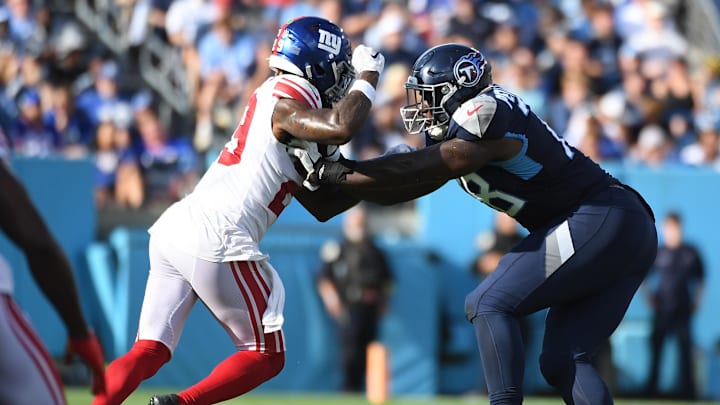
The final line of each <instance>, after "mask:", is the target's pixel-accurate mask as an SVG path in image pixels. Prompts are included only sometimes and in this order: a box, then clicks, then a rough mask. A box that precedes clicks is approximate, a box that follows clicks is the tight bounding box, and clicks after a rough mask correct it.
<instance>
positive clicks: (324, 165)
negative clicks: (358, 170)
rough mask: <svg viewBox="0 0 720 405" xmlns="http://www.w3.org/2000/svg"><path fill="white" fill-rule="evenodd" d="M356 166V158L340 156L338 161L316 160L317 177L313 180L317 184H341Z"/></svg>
mask: <svg viewBox="0 0 720 405" xmlns="http://www.w3.org/2000/svg"><path fill="white" fill-rule="evenodd" d="M354 166H355V161H354V160H349V159H345V158H344V157H342V156H341V157H340V159H338V160H337V161H336V162H334V161H332V160H327V159H320V160H318V161H317V162H315V178H314V179H313V182H314V183H316V184H340V183H342V182H343V181H344V180H345V178H346V177H347V175H348V174H350V173H352V172H353V169H352V168H353V167H354Z"/></svg>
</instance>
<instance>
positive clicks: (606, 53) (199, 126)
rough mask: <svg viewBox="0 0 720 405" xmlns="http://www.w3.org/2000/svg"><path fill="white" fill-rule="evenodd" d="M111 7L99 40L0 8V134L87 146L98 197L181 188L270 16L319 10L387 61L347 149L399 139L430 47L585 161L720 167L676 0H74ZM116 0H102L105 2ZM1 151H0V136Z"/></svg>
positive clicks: (255, 74) (196, 169)
mask: <svg viewBox="0 0 720 405" xmlns="http://www.w3.org/2000/svg"><path fill="white" fill-rule="evenodd" d="M79 1H86V2H88V3H89V4H90V5H91V6H93V5H95V6H96V7H98V5H99V4H101V3H102V4H106V3H107V2H110V3H112V7H113V8H114V9H115V10H116V13H115V16H116V20H115V21H113V22H112V23H113V24H115V25H116V26H119V27H121V28H122V29H123V30H125V35H126V38H127V40H128V41H129V43H130V47H129V48H128V52H127V54H124V55H118V54H115V53H113V52H112V51H111V50H109V49H108V47H106V46H104V45H103V43H102V41H100V40H99V39H98V38H97V36H96V33H94V32H92V30H89V29H88V27H86V26H84V25H83V24H82V23H81V22H79V20H78V19H77V18H75V15H74V13H73V12H72V10H70V11H67V10H65V11H57V10H55V9H54V7H53V4H54V3H55V2H53V1H50V0H6V2H5V4H4V5H3V6H0V142H5V143H7V144H8V145H10V149H11V150H12V152H13V153H14V154H15V155H18V156H35V157H46V156H47V157H51V156H54V155H58V156H63V157H65V158H68V159H75V158H90V159H93V160H94V162H95V164H96V168H97V203H98V206H99V207H103V206H106V205H114V206H120V207H128V208H140V207H147V206H148V205H152V204H166V203H168V202H171V201H173V200H175V199H177V198H178V197H180V196H182V195H183V194H184V193H185V192H186V191H187V190H189V189H191V188H192V187H193V185H194V184H195V182H196V181H197V179H198V178H199V176H200V175H201V174H202V172H203V170H204V169H205V168H206V167H207V164H208V163H207V162H210V161H212V159H213V157H214V156H215V155H216V154H217V151H218V149H219V148H222V145H223V144H224V142H225V140H226V139H227V137H229V136H230V134H231V133H232V130H233V129H234V126H235V125H237V121H238V117H239V115H240V113H241V112H242V110H243V109H244V106H245V101H246V100H247V98H248V93H249V92H251V91H253V90H254V89H255V88H256V87H257V85H258V84H260V83H261V82H262V81H263V80H264V79H265V78H267V77H268V76H269V75H270V74H272V72H271V71H270V70H269V68H268V67H267V63H266V58H267V57H268V55H269V52H270V47H271V44H272V41H273V39H274V36H275V33H276V32H277V29H278V27H279V26H281V25H282V24H283V23H284V22H285V21H288V20H289V19H291V18H292V17H295V16H301V15H318V16H322V17H325V18H328V19H330V20H331V21H334V22H337V23H339V25H341V26H342V27H343V28H344V30H345V32H346V33H347V34H348V35H349V37H350V39H351V43H352V44H353V45H357V44H360V43H365V44H368V45H370V46H372V47H375V48H378V49H380V50H381V51H382V52H383V54H384V55H385V58H386V61H387V63H386V66H387V67H386V71H385V73H384V76H383V77H382V81H381V83H380V85H379V91H378V96H377V98H376V102H375V105H374V111H373V114H372V118H371V120H370V121H369V122H368V123H367V125H366V127H365V128H364V129H363V130H362V133H361V135H360V136H358V137H357V138H356V139H354V140H353V141H352V142H351V144H349V145H347V146H346V147H344V154H345V155H348V156H352V157H355V158H368V157H373V156H377V155H379V154H381V153H383V152H384V150H386V149H387V148H390V147H392V146H395V145H397V144H399V143H406V144H409V145H414V146H419V145H420V144H421V143H422V142H423V139H422V137H418V136H410V135H407V134H406V133H405V131H404V129H403V125H402V121H401V117H400V114H399V108H400V107H401V106H402V105H403V104H404V103H405V91H404V89H403V82H404V81H405V79H406V78H407V76H408V71H409V67H410V65H411V64H412V62H413V61H414V59H415V57H416V56H417V55H419V54H420V53H421V52H422V51H423V50H425V49H426V48H427V47H429V46H432V45H436V44H439V43H444V42H460V43H465V44H468V45H471V46H474V47H477V48H478V49H480V50H481V51H482V52H483V53H484V54H485V56H486V57H488V58H489V59H490V60H491V63H492V65H493V76H494V79H495V82H497V83H498V84H500V85H502V86H504V87H506V88H507V89H508V90H510V91H512V92H515V93H517V94H518V95H520V96H521V97H522V98H524V99H525V101H526V102H527V103H528V104H529V105H530V106H531V107H532V108H533V109H534V111H536V113H537V114H538V115H539V116H541V117H542V118H544V119H545V120H546V121H547V122H548V124H549V125H550V126H551V127H552V128H553V129H554V130H555V131H556V132H557V133H558V135H559V136H562V137H564V138H566V139H567V140H568V141H569V142H570V143H572V144H573V145H575V146H576V147H578V148H579V149H581V150H582V151H583V152H584V153H586V154H587V155H589V156H590V157H592V158H593V159H595V160H596V161H598V162H611V161H616V162H621V163H624V164H633V165H646V166H652V167H658V166H668V165H686V166H708V167H713V168H715V169H717V170H720V141H719V132H718V130H719V129H720V128H719V127H718V125H719V124H720V56H719V55H705V56H704V57H702V58H697V59H698V60H694V61H693V60H690V58H689V57H688V55H690V51H691V48H692V43H690V42H689V41H688V39H687V36H686V35H685V29H684V20H683V19H682V16H683V13H684V8H685V7H686V4H685V2H683V1H679V0H674V1H673V0H665V1H661V0H534V1H531V0H527V1H520V0H79ZM113 2H114V3H113ZM149 36H156V37H159V38H162V39H163V41H164V42H165V43H166V44H167V45H168V49H172V50H173V51H174V52H177V54H178V55H180V58H179V60H181V61H182V63H183V65H184V71H185V73H186V79H185V80H186V81H187V97H188V99H189V100H190V101H191V105H192V106H193V109H192V113H191V115H193V116H191V117H185V118H188V119H187V120H185V121H183V122H185V123H188V124H183V125H173V122H171V121H172V120H171V119H165V118H164V117H163V116H162V114H160V113H159V111H160V110H159V106H161V105H162V104H163V102H164V101H163V99H162V97H160V96H159V95H158V93H156V92H154V91H153V90H152V86H151V85H150V84H148V83H145V82H143V80H142V79H139V75H137V74H136V73H137V72H134V70H135V69H136V68H137V65H138V64H137V60H136V59H137V58H136V55H135V53H134V52H133V49H134V48H137V47H140V46H141V45H142V44H143V42H144V41H145V40H146V39H147V38H148V37H149ZM0 150H2V148H0Z"/></svg>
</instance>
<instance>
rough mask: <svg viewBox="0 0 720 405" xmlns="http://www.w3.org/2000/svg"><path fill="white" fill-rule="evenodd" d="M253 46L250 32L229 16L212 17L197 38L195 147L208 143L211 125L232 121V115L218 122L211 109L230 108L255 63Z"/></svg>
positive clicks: (241, 92)
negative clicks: (198, 74)
mask: <svg viewBox="0 0 720 405" xmlns="http://www.w3.org/2000/svg"><path fill="white" fill-rule="evenodd" d="M255 48H256V42H255V39H254V38H253V36H252V35H251V34H250V33H249V32H247V31H244V30H238V29H236V27H233V25H232V20H231V19H230V17H229V16H227V17H225V18H220V19H218V20H216V21H215V22H214V23H213V27H212V30H211V31H210V32H208V33H207V34H205V35H204V36H203V37H202V38H201V39H200V43H199V45H198V52H199V56H200V93H199V95H198V102H197V130H196V133H195V139H194V144H195V147H196V148H197V149H198V150H199V151H206V150H207V149H208V148H209V147H210V145H211V143H212V136H213V127H214V126H215V125H218V126H220V127H222V128H224V129H228V127H229V126H230V125H231V124H230V123H231V122H234V120H233V119H232V116H231V117H230V118H231V119H229V120H225V122H218V120H216V119H214V118H216V117H214V116H213V113H214V112H216V111H217V110H220V109H230V110H232V111H234V109H235V108H234V107H235V103H237V102H238V101H239V100H238V99H239V97H240V96H241V95H242V94H243V92H244V90H245V85H246V83H247V79H248V77H250V76H251V75H252V73H253V71H254V69H255V67H256V63H255V62H256V61H255Z"/></svg>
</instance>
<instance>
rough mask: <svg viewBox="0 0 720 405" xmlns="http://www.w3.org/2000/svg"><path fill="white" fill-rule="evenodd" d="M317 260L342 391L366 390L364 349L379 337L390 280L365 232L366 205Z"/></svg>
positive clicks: (355, 211) (346, 221) (347, 221)
mask: <svg viewBox="0 0 720 405" xmlns="http://www.w3.org/2000/svg"><path fill="white" fill-rule="evenodd" d="M320 256H321V259H322V262H323V263H322V266H321V268H320V271H319V274H318V279H317V287H318V292H319V293H320V297H321V298H322V301H323V304H324V305H325V309H326V310H327V312H328V314H329V315H330V316H331V317H332V318H333V319H334V320H335V321H336V322H337V324H338V327H339V332H340V350H341V353H342V354H341V359H342V373H343V377H342V390H343V391H346V392H360V391H362V390H363V388H364V386H365V384H364V382H365V370H366V351H367V346H368V344H370V343H371V342H372V341H374V340H376V339H377V338H378V328H379V323H380V319H381V316H382V315H383V314H384V313H385V311H386V310H387V305H388V300H389V298H390V292H391V288H392V281H393V278H392V273H391V270H390V267H389V266H388V262H387V258H386V257H385V253H384V252H383V251H382V250H381V249H380V247H378V245H377V244H376V243H375V241H374V240H373V237H372V235H371V234H370V233H369V229H368V223H367V217H366V212H365V208H364V207H362V206H357V207H355V208H353V209H351V210H350V211H348V212H347V213H346V214H345V217H344V219H343V239H342V241H340V242H339V243H338V242H337V241H330V242H327V243H326V244H325V245H324V246H323V247H322V249H321V252H320Z"/></svg>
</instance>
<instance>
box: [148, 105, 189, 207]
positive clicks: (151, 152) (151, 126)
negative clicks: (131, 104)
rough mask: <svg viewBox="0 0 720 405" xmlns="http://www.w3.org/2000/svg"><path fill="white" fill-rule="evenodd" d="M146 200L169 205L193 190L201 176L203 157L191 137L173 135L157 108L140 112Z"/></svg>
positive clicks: (150, 202) (152, 203)
mask: <svg viewBox="0 0 720 405" xmlns="http://www.w3.org/2000/svg"><path fill="white" fill-rule="evenodd" d="M137 126H138V131H139V133H140V139H141V141H142V151H141V153H140V157H139V159H140V165H141V168H142V171H143V178H144V181H145V202H146V203H147V204H150V205H167V204H169V203H171V202H174V201H177V200H178V199H180V198H181V197H183V196H184V195H185V194H187V193H189V192H190V191H191V190H192V188H193V187H194V186H195V184H196V183H197V180H198V178H199V167H200V166H199V159H198V156H197V153H196V152H195V151H194V150H193V148H192V145H191V143H190V142H189V140H188V139H187V138H184V137H180V136H177V137H175V136H173V135H171V134H170V133H169V132H168V131H167V129H166V128H165V127H164V125H163V123H162V122H161V121H160V119H159V118H158V116H157V114H156V113H155V112H154V111H147V112H145V113H143V114H141V115H140V116H138V122H137Z"/></svg>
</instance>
